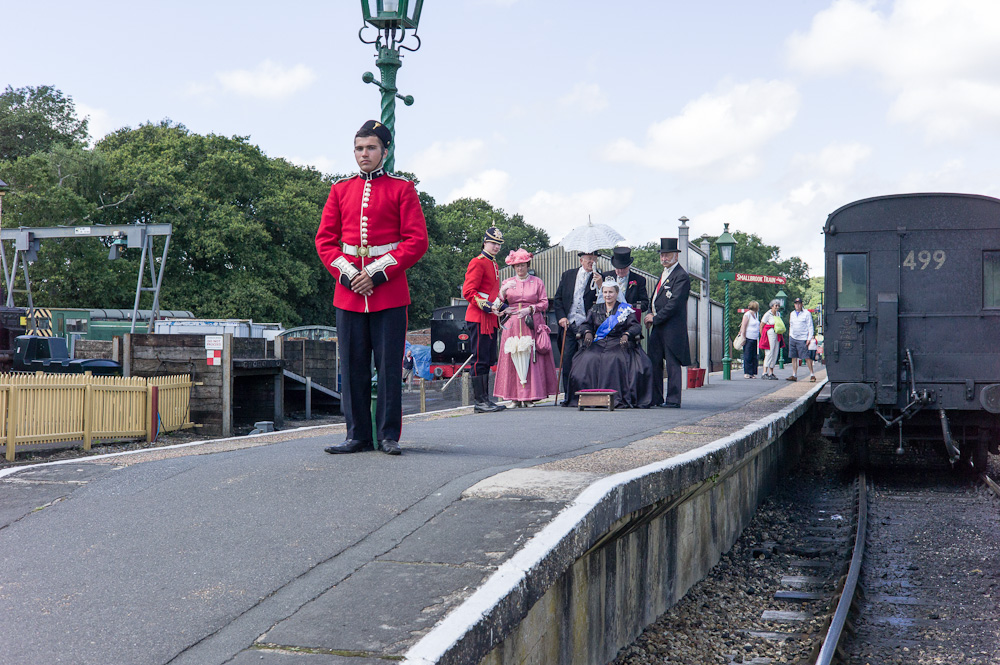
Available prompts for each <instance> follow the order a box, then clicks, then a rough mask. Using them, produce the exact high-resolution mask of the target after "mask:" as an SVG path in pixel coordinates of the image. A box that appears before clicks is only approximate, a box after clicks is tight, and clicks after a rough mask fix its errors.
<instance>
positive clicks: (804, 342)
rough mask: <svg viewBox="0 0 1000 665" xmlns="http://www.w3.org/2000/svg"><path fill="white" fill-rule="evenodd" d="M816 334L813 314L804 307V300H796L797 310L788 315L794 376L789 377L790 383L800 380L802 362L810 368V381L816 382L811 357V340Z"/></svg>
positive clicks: (789, 347) (789, 351)
mask: <svg viewBox="0 0 1000 665" xmlns="http://www.w3.org/2000/svg"><path fill="white" fill-rule="evenodd" d="M814 334H815V333H814V331H813V318H812V314H810V313H809V310H807V309H806V308H804V307H803V306H802V298H796V299H795V309H794V310H793V311H792V313H791V314H789V315H788V355H789V357H790V358H791V359H792V375H791V376H790V377H788V381H798V380H799V379H798V376H797V375H798V373H799V365H800V364H801V363H802V361H805V362H806V365H808V367H809V380H810V381H813V382H815V381H816V374H815V373H814V372H813V361H812V357H811V356H810V355H809V340H811V339H812V338H813V335H814Z"/></svg>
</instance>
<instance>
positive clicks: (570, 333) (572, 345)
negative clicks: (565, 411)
mask: <svg viewBox="0 0 1000 665" xmlns="http://www.w3.org/2000/svg"><path fill="white" fill-rule="evenodd" d="M559 342H560V343H563V342H562V331H561V330H560V331H559ZM579 348H580V340H578V339H577V338H576V326H574V325H573V324H572V323H571V324H569V328H567V329H566V342H565V343H563V349H562V353H561V355H560V357H561V358H562V370H561V372H560V375H561V376H562V382H561V383H562V389H563V393H565V397H564V399H569V398H571V397H572V395H571V394H570V392H569V373H570V371H572V369H573V356H574V355H576V352H577V349H579Z"/></svg>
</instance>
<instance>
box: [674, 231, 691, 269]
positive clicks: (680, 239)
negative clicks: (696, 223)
mask: <svg viewBox="0 0 1000 665" xmlns="http://www.w3.org/2000/svg"><path fill="white" fill-rule="evenodd" d="M681 219H682V220H683V219H686V218H684V217H682V218H681ZM690 237H691V229H690V228H689V227H688V225H687V222H686V221H682V222H681V225H680V226H678V227H677V247H678V248H679V249H680V250H681V255H680V261H679V263H680V264H681V265H682V266H684V269H685V270H687V271H688V272H691V264H690V263H689V261H690V260H691V252H689V251H688V245H689V244H690V242H691V240H690Z"/></svg>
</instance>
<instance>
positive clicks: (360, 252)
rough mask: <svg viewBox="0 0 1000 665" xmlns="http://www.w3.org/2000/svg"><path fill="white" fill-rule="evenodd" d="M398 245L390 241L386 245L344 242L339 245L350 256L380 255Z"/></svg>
mask: <svg viewBox="0 0 1000 665" xmlns="http://www.w3.org/2000/svg"><path fill="white" fill-rule="evenodd" d="M397 247H399V243H398V242H390V243H389V244H388V245H361V246H360V247H359V246H358V245H348V244H347V243H346V242H345V243H343V244H342V245H341V248H343V250H344V254H349V255H351V256H371V257H375V256H382V255H383V254H385V253H386V252H391V251H392V250H394V249H396V248H397Z"/></svg>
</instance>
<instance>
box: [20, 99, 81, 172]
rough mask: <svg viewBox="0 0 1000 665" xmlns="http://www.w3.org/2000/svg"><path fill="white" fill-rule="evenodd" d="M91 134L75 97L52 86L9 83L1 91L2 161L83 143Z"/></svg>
mask: <svg viewBox="0 0 1000 665" xmlns="http://www.w3.org/2000/svg"><path fill="white" fill-rule="evenodd" d="M87 136H88V134H87V119H86V118H84V119H83V120H80V119H78V118H77V117H76V106H75V104H74V103H73V99H72V98H71V97H66V96H64V95H63V94H62V93H61V92H59V91H58V90H56V89H55V88H53V87H51V86H47V85H43V86H38V87H37V88H33V87H26V88H17V89H14V88H12V87H10V86H7V88H6V89H5V90H4V91H3V94H0V160H8V161H9V160H15V159H18V158H20V157H27V156H29V155H34V154H36V153H39V152H48V151H49V150H51V149H52V148H54V147H55V146H58V145H61V146H65V147H74V146H82V145H83V144H84V143H85V142H86V141H87Z"/></svg>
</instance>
